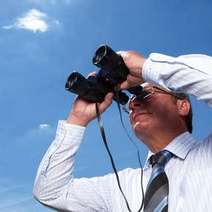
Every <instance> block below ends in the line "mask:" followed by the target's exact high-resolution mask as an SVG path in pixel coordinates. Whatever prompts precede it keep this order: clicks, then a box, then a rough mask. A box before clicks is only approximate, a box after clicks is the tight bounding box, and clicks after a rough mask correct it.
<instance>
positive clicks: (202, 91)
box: [34, 51, 212, 212]
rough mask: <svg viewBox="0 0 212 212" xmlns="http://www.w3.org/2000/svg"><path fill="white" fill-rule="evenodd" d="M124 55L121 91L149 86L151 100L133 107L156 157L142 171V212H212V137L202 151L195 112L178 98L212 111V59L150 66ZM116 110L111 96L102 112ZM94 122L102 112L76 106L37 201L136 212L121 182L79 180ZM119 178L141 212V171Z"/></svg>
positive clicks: (158, 61)
mask: <svg viewBox="0 0 212 212" xmlns="http://www.w3.org/2000/svg"><path fill="white" fill-rule="evenodd" d="M119 53H120V55H121V56H122V57H123V59H124V61H125V64H126V65H127V66H128V68H129V70H130V74H129V75H128V78H127V80H126V81H125V82H123V83H122V84H121V88H122V89H125V88H128V87H131V86H135V85H139V84H141V83H143V82H148V84H146V83H145V85H146V86H145V89H146V91H147V93H148V95H147V96H146V97H144V98H143V97H142V98H141V97H140V96H135V97H133V98H132V99H131V101H130V103H129V109H130V121H131V124H132V128H133V130H134V132H135V134H136V136H137V137H138V138H139V139H140V140H141V141H142V142H144V143H145V144H146V145H147V147H148V148H149V150H150V151H149V154H148V157H147V160H146V163H145V166H144V169H143V188H144V191H145V198H144V208H143V209H142V211H145V212H146V211H149V212H150V211H167V209H168V211H173V212H179V211H183V212H184V211H191V212H194V211H198V212H199V211H204V212H205V211H211V210H212V198H211V194H210V193H211V190H212V183H211V182H210V181H211V174H212V135H210V136H209V137H207V138H206V139H205V140H204V141H203V142H202V143H200V142H197V141H196V140H195V139H194V138H193V137H192V135H191V134H190V133H189V132H188V131H190V132H191V130H192V127H191V124H189V122H188V116H189V114H191V105H190V102H189V100H188V98H187V97H186V96H184V97H182V95H179V93H182V92H183V93H186V94H191V95H194V96H196V98H197V99H200V100H203V101H205V102H207V103H208V105H209V106H212V58H211V57H209V56H205V55H187V56H181V57H177V58H174V57H169V56H166V55H162V54H156V53H153V54H151V55H150V56H149V58H147V59H145V58H144V57H142V56H141V55H139V54H138V53H136V52H131V51H129V52H119ZM111 102H112V94H111V93H109V94H108V95H107V96H106V97H105V100H104V102H102V103H101V104H99V108H100V111H101V112H104V111H105V110H106V109H107V108H108V107H109V106H110V104H111ZM95 117H96V111H95V104H89V103H87V102H85V101H83V100H81V99H79V98H77V99H76V101H75V102H74V104H73V108H72V110H71V112H70V115H69V117H68V119H67V120H66V121H59V124H58V129H57V134H56V138H55V140H54V141H53V143H52V145H51V146H50V148H49V149H48V151H47V153H46V154H45V156H44V158H43V160H42V162H41V164H40V167H39V169H38V173H37V177H36V179H35V185H34V196H35V198H37V199H38V200H39V201H40V202H41V203H43V204H45V205H48V206H50V207H52V208H55V209H58V210H64V211H80V212H83V211H86V212H89V211H113V212H119V211H120V212H122V211H123V212H125V211H129V210H128V209H127V206H126V204H125V203H126V202H125V201H124V198H123V196H122V195H121V193H120V191H119V189H118V186H117V182H116V179H115V177H114V174H109V175H106V176H103V177H94V178H90V179H88V178H81V179H75V178H74V177H73V175H72V172H73V169H74V158H75V154H76V153H77V150H78V148H79V146H80V143H81V141H82V137H83V133H84V130H85V127H86V126H87V125H88V124H89V122H90V121H91V120H93V119H94V118H95ZM155 153H158V154H156V155H155ZM160 153H163V155H162V157H161V154H160ZM159 156H160V157H159ZM158 158H159V160H158ZM161 158H162V159H161ZM155 170H156V172H155ZM119 177H120V183H121V186H122V189H123V192H124V193H125V195H126V198H127V200H128V203H129V207H130V209H131V211H133V212H134V211H138V210H139V207H140V205H141V202H142V192H141V187H140V183H141V182H140V170H139V169H125V170H123V171H120V172H119ZM155 179H156V181H157V183H156V184H155V185H154V186H152V184H154V182H155ZM161 182H162V183H161Z"/></svg>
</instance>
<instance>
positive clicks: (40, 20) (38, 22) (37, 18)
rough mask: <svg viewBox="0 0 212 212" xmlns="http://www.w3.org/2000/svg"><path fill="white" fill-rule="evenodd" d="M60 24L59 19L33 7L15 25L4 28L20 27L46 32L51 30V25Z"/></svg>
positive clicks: (4, 27)
mask: <svg viewBox="0 0 212 212" xmlns="http://www.w3.org/2000/svg"><path fill="white" fill-rule="evenodd" d="M59 24H60V22H59V21H58V20H54V19H51V18H49V17H48V16H47V14H45V13H43V12H41V11H39V10H36V9H31V10H29V11H28V12H27V13H26V14H25V15H24V16H22V17H19V18H17V19H16V21H15V23H14V24H13V25H8V26H3V29H6V30H10V29H13V28H19V29H26V30H30V31H32V32H34V33H36V32H46V31H48V30H49V28H50V25H59Z"/></svg>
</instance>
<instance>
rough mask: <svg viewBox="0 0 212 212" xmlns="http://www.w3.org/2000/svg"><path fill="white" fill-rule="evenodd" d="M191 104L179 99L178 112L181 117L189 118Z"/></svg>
mask: <svg viewBox="0 0 212 212" xmlns="http://www.w3.org/2000/svg"><path fill="white" fill-rule="evenodd" d="M190 107H191V105H190V103H189V101H188V100H187V99H178V100H177V110H178V114H179V115H181V116H187V115H188V113H189V111H190Z"/></svg>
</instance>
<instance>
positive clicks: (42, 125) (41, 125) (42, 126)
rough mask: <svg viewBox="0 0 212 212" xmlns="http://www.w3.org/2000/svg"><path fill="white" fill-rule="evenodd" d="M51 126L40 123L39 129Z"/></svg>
mask: <svg viewBox="0 0 212 212" xmlns="http://www.w3.org/2000/svg"><path fill="white" fill-rule="evenodd" d="M50 127H51V126H50V125H49V124H40V125H39V129H41V130H45V129H49V128H50Z"/></svg>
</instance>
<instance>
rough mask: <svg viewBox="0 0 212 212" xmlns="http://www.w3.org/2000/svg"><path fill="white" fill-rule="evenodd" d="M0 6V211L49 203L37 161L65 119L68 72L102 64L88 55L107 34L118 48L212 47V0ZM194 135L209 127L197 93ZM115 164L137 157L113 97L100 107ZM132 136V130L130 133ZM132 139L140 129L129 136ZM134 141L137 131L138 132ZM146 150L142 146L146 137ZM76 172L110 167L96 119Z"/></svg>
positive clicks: (175, 51)
mask: <svg viewBox="0 0 212 212" xmlns="http://www.w3.org/2000/svg"><path fill="white" fill-rule="evenodd" d="M1 5H2V6H1V7H0V67H1V72H0V73H1V77H0V95H1V98H0V103H1V110H0V117H1V125H0V140H1V148H0V211H4V212H29V211H30V212H37V211H39V212H45V211H49V209H47V208H44V207H43V206H40V205H39V204H38V203H37V202H36V201H34V200H33V198H32V194H31V190H32V185H33V180H34V177H35V174H36V169H37V167H38V165H39V162H40V160H41V158H42V156H43V154H44V152H45V150H46V149H47V147H48V146H49V144H50V143H51V141H52V140H53V138H54V136H55V130H56V126H57V121H58V120H59V119H66V117H67V115H68V112H69V110H70V107H71V102H72V100H73V98H74V96H73V95H72V94H70V93H68V92H66V91H65V89H64V85H65V82H66V79H67V77H68V75H69V73H70V72H71V71H73V70H77V71H79V72H81V73H82V74H84V75H86V74H87V73H89V72H90V71H94V70H96V67H94V66H93V65H92V62H91V60H92V56H93V54H94V51H95V50H96V48H97V47H98V46H99V45H100V44H102V43H107V44H108V45H110V46H111V47H112V48H113V49H114V50H128V49H132V50H136V51H138V52H140V53H142V54H143V55H145V56H146V57H147V56H148V55H149V53H151V52H159V53H164V54H169V55H172V56H177V55H182V54H191V53H202V54H208V55H211V52H212V42H211V38H212V25H211V20H212V14H211V9H212V2H211V1H208V0H202V1H197V0H192V1H191V0H188V1H182V0H172V1H168V0H163V1H156V0H154V1H153V0H134V1H123V0H122V1H121V0H116V1H113V0H107V1H98V0H86V1H85V0H19V1H14V0H7V1H4V2H3V3H2V4H1ZM192 102H193V110H194V133H193V134H194V136H196V137H197V138H199V139H202V138H204V137H205V136H206V135H208V134H209V132H210V131H211V124H212V116H210V115H209V114H210V113H211V111H209V108H208V107H207V105H205V104H204V103H201V102H197V101H196V100H194V99H193V98H192ZM103 120H104V125H105V129H106V132H107V135H108V140H109V142H110V147H111V151H112V153H113V155H114V158H115V161H116V164H117V167H118V169H122V168H125V167H129V166H131V167H137V166H138V163H137V159H136V156H135V150H134V148H133V146H132V145H130V144H129V142H128V139H127V137H126V135H125V133H124V131H123V129H122V127H121V124H120V120H119V115H118V110H117V107H116V104H113V105H112V107H111V108H110V109H109V110H108V111H107V112H106V113H105V114H104V115H103ZM125 122H126V125H127V126H128V127H129V131H130V126H129V123H128V118H127V117H125ZM132 136H133V135H132ZM133 138H134V139H135V140H136V138H135V137H133ZM136 141H137V140H136ZM140 149H141V155H142V160H143V161H144V158H145V156H146V152H147V150H146V148H145V147H144V146H143V145H140ZM76 163H77V164H76V170H75V175H76V176H78V177H81V176H95V175H102V174H106V173H108V172H111V171H112V169H111V165H110V162H109V160H108V157H107V155H106V153H105V150H104V146H103V144H102V141H101V137H100V133H99V130H98V125H97V122H96V121H94V122H93V123H91V124H90V126H89V127H88V128H87V130H86V134H85V139H84V141H83V143H82V146H81V148H80V151H79V154H78V156H77V162H76Z"/></svg>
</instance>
